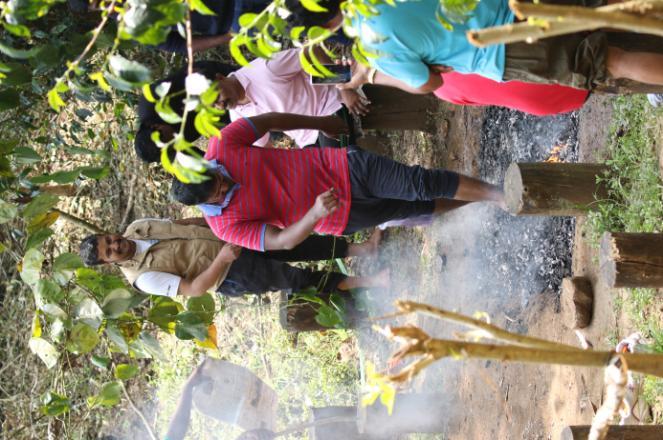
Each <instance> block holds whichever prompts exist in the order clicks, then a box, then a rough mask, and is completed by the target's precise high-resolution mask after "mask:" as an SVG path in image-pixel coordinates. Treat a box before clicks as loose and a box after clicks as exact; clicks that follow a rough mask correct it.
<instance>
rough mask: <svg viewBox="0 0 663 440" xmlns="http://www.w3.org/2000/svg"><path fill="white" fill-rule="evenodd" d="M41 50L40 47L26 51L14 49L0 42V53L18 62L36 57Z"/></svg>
mask: <svg viewBox="0 0 663 440" xmlns="http://www.w3.org/2000/svg"><path fill="white" fill-rule="evenodd" d="M40 50H41V48H40V47H33V48H31V49H28V50H22V49H14V48H13V47H11V46H8V45H6V44H5V43H2V42H0V52H2V53H4V54H5V55H7V56H8V57H11V58H16V59H18V60H26V59H28V58H32V57H33V56H35V55H37V54H38V53H39V51H40Z"/></svg>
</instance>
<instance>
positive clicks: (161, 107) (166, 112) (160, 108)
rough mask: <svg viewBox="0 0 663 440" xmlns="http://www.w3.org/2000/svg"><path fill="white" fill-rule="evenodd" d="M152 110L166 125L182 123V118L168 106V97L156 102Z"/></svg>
mask: <svg viewBox="0 0 663 440" xmlns="http://www.w3.org/2000/svg"><path fill="white" fill-rule="evenodd" d="M154 110H155V111H156V112H157V114H158V115H159V116H160V117H161V119H163V120H164V121H165V122H166V123H168V124H179V123H180V122H182V116H180V115H179V114H177V113H176V112H175V110H173V108H172V107H171V106H170V97H169V96H166V97H165V98H162V99H160V100H159V101H157V103H156V105H155V106H154Z"/></svg>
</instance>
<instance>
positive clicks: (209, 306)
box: [186, 293, 216, 325]
mask: <svg viewBox="0 0 663 440" xmlns="http://www.w3.org/2000/svg"><path fill="white" fill-rule="evenodd" d="M186 308H187V310H188V311H190V312H194V313H196V314H197V315H198V317H199V318H200V319H201V320H202V321H203V322H204V323H205V324H207V325H210V324H211V323H212V322H214V312H215V310H216V305H215V304H214V297H213V296H212V295H211V294H209V293H205V294H204V295H201V296H197V297H193V298H189V300H188V301H187V302H186Z"/></svg>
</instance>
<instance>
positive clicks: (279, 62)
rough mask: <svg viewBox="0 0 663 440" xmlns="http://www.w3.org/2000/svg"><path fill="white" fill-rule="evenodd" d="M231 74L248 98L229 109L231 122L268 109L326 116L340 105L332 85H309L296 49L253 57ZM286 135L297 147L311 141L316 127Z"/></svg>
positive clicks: (263, 142)
mask: <svg viewBox="0 0 663 440" xmlns="http://www.w3.org/2000/svg"><path fill="white" fill-rule="evenodd" d="M232 76H234V77H235V78H237V80H238V81H239V82H240V83H241V84H242V86H243V87H244V91H245V93H246V97H247V98H248V99H249V100H250V101H251V102H249V103H247V104H243V105H242V104H240V105H238V106H236V107H235V108H232V109H230V112H229V113H230V118H231V119H232V120H233V121H234V120H237V119H239V118H240V117H251V116H256V115H259V114H263V113H269V112H281V113H286V112H287V113H297V114H300V115H308V116H327V115H331V114H334V112H336V111H337V110H339V109H340V108H341V106H342V101H341V95H340V92H339V91H338V90H337V89H336V88H335V87H334V86H331V85H315V86H314V85H312V84H311V80H310V76H309V75H308V74H307V73H306V72H304V70H303V69H302V67H301V64H300V62H299V49H288V50H284V51H282V52H278V53H276V54H275V55H274V56H273V57H272V58H271V59H269V60H265V59H262V58H257V59H255V60H253V61H251V63H250V64H249V65H248V66H245V67H242V68H241V69H239V70H237V71H236V72H234V73H233V74H232ZM286 134H287V135H288V136H290V137H291V138H293V139H294V140H295V142H296V143H297V145H299V146H300V147H305V146H307V145H311V144H314V143H315V141H316V139H317V138H318V132H317V131H316V130H290V131H288V132H286ZM268 140H269V135H265V136H263V137H262V138H261V139H259V140H258V141H256V143H255V145H259V146H264V145H265V144H266V143H267V141H268Z"/></svg>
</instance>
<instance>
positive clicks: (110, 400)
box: [87, 382, 122, 408]
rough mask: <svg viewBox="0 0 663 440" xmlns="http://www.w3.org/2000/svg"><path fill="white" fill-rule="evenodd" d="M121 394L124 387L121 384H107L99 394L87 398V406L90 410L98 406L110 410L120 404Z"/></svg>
mask: <svg viewBox="0 0 663 440" xmlns="http://www.w3.org/2000/svg"><path fill="white" fill-rule="evenodd" d="M121 393H122V386H121V385H120V384H119V382H107V383H106V384H104V386H103V387H102V388H101V391H100V392H99V394H97V395H96V396H90V397H88V398H87V404H88V406H89V407H90V408H94V407H96V406H103V407H106V408H110V407H112V406H115V405H117V404H118V403H120V396H121Z"/></svg>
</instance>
